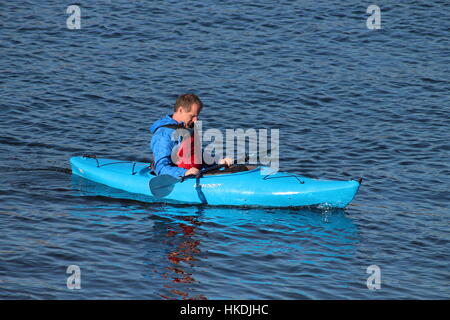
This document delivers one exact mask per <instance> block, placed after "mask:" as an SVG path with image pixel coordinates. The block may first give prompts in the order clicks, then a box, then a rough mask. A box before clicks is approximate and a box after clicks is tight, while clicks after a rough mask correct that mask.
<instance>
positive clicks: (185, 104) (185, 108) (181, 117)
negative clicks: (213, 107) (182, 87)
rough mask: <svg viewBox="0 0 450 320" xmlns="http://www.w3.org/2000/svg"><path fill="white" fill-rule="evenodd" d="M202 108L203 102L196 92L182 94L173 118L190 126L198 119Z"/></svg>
mask: <svg viewBox="0 0 450 320" xmlns="http://www.w3.org/2000/svg"><path fill="white" fill-rule="evenodd" d="M202 108H203V104H202V102H201V100H200V99H199V97H197V96H196V95H195V94H191V93H188V94H182V95H181V96H179V97H178V99H177V101H176V102H175V106H174V113H173V116H172V118H173V119H174V120H175V121H178V122H180V121H182V122H184V126H185V127H186V128H190V127H192V126H193V125H194V123H195V122H196V121H197V120H198V117H199V115H200V111H202Z"/></svg>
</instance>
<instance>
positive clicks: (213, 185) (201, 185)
mask: <svg viewBox="0 0 450 320" xmlns="http://www.w3.org/2000/svg"><path fill="white" fill-rule="evenodd" d="M221 185H222V184H221V183H196V184H194V188H217V187H220V186H221Z"/></svg>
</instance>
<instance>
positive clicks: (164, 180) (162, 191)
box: [149, 174, 180, 198]
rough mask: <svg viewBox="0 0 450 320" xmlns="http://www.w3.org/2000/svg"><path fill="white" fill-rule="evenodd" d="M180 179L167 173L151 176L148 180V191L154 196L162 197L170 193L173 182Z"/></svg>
mask: <svg viewBox="0 0 450 320" xmlns="http://www.w3.org/2000/svg"><path fill="white" fill-rule="evenodd" d="M178 181H180V179H179V178H175V177H173V176H171V175H169V174H162V175H160V176H156V177H154V178H152V179H151V180H150V182H149V186H150V192H151V193H152V195H153V196H155V197H156V198H163V197H165V196H167V195H168V194H170V193H171V192H172V190H173V187H174V186H175V183H177V182H178Z"/></svg>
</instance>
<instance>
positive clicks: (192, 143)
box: [175, 131, 202, 170]
mask: <svg viewBox="0 0 450 320" xmlns="http://www.w3.org/2000/svg"><path fill="white" fill-rule="evenodd" d="M177 159H178V161H176V162H175V164H176V165H177V166H178V167H180V168H184V169H188V170H189V169H190V168H197V169H201V168H202V147H201V145H200V140H199V138H198V134H197V133H196V132H195V131H192V132H191V134H190V135H186V136H184V138H183V141H181V143H180V147H179V149H178V151H177Z"/></svg>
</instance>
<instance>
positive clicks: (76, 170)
mask: <svg viewBox="0 0 450 320" xmlns="http://www.w3.org/2000/svg"><path fill="white" fill-rule="evenodd" d="M70 164H71V166H72V174H75V175H78V176H81V177H83V178H85V179H88V180H91V181H94V182H97V183H101V184H104V185H107V186H109V187H112V188H116V189H120V190H124V191H127V192H131V193H136V194H143V195H146V196H150V197H152V198H150V199H154V200H155V201H161V200H163V201H168V202H171V201H173V202H176V203H186V204H209V205H225V206H264V207H303V206H320V207H333V208H344V207H346V206H347V205H348V204H349V203H350V202H351V201H352V200H353V198H354V197H355V195H356V193H357V191H358V189H359V186H360V182H361V181H355V180H349V181H335V180H317V179H312V178H307V177H304V176H301V175H298V174H293V173H287V172H276V171H274V170H272V169H270V168H269V167H265V166H251V165H235V166H232V167H231V168H228V169H225V170H223V169H222V170H216V171H214V172H211V173H210V174H205V175H203V176H202V177H200V178H191V179H185V180H184V181H176V179H174V180H175V182H173V183H172V185H170V189H169V190H168V192H166V193H167V194H165V195H164V197H162V198H157V197H155V195H154V193H153V192H152V191H154V190H151V188H150V186H151V181H152V179H155V178H156V177H157V176H155V175H154V174H153V173H152V172H151V169H150V168H149V164H148V163H143V162H133V161H120V160H113V159H102V158H92V157H84V156H83V157H72V158H71V159H70ZM159 177H161V176H159ZM155 181H157V180H154V182H155ZM162 187H163V188H166V189H167V186H162Z"/></svg>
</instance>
